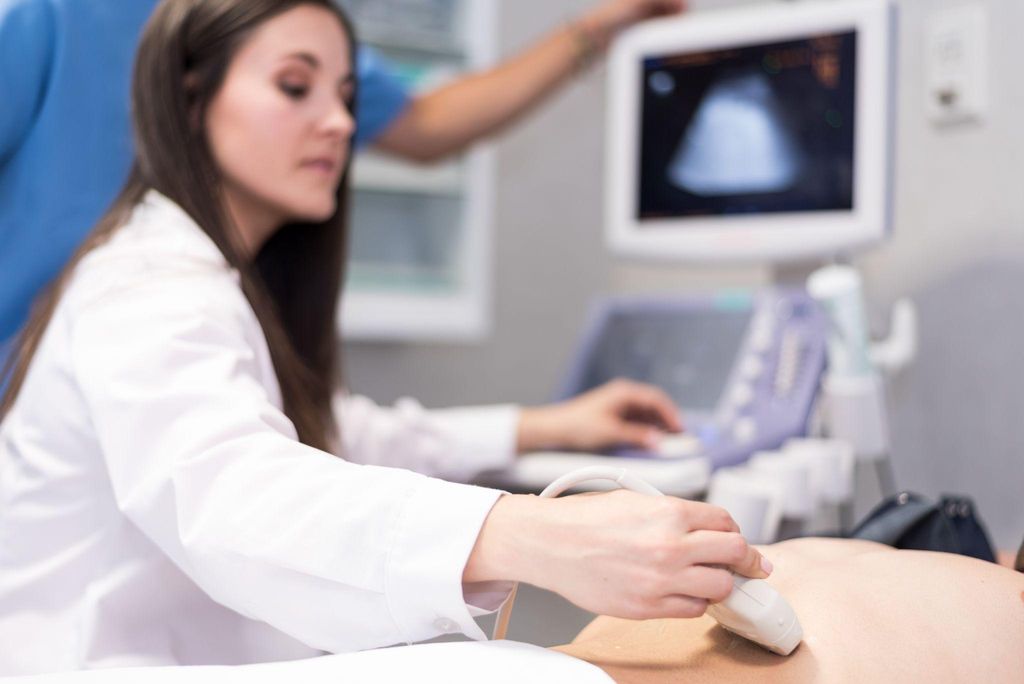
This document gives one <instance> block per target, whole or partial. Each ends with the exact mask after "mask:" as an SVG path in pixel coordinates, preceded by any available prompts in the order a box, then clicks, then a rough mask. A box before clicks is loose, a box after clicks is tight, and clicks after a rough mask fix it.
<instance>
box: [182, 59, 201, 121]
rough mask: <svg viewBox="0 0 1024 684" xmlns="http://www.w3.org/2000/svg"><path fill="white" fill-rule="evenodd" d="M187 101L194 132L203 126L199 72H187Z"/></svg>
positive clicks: (189, 119) (189, 118)
mask: <svg viewBox="0 0 1024 684" xmlns="http://www.w3.org/2000/svg"><path fill="white" fill-rule="evenodd" d="M185 103H186V105H187V106H188V123H189V126H190V127H191V128H192V132H194V133H195V132H198V131H200V130H201V129H202V127H203V121H202V110H203V108H202V106H201V105H200V102H199V74H197V73H196V72H194V71H189V72H188V73H186V74H185Z"/></svg>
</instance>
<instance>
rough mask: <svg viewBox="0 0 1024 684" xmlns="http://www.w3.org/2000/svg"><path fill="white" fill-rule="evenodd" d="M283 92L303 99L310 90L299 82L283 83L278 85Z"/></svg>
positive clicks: (294, 97) (295, 98)
mask: <svg viewBox="0 0 1024 684" xmlns="http://www.w3.org/2000/svg"><path fill="white" fill-rule="evenodd" d="M278 87H279V88H280V89H281V92H282V93H284V94H285V95H287V96H288V97H290V98H291V99H293V100H301V99H302V98H304V97H305V96H306V93H308V92H309V88H307V87H306V86H305V85H302V84H298V83H281V84H279V86H278Z"/></svg>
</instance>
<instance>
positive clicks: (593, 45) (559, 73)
mask: <svg viewBox="0 0 1024 684" xmlns="http://www.w3.org/2000/svg"><path fill="white" fill-rule="evenodd" d="M610 35H611V32H610V29H608V28H605V27H604V26H603V25H601V26H599V25H597V24H596V22H590V21H589V20H588V19H586V18H584V19H581V20H578V21H576V22H574V23H572V24H569V25H567V26H564V27H562V28H560V29H558V30H556V31H554V32H553V33H551V34H549V35H548V36H547V37H545V38H544V39H542V40H541V41H540V42H538V43H537V44H535V45H534V46H533V47H531V48H530V49H528V50H527V51H525V52H523V53H522V54H520V55H518V56H516V57H514V58H512V59H510V60H508V61H506V62H504V63H502V64H501V65H499V66H497V67H495V68H493V69H490V70H488V71H484V72H481V73H478V74H473V75H470V76H467V77H464V78H462V79H459V80H458V81H455V82H454V83H451V84H449V85H447V86H443V87H441V88H439V89H437V90H434V91H432V92H429V93H427V94H425V95H421V96H419V97H417V98H415V99H414V100H413V101H412V102H411V103H410V105H409V107H408V108H407V109H406V111H405V112H404V113H403V114H402V115H401V116H400V117H399V119H398V120H397V121H395V123H394V124H392V125H391V126H390V127H389V128H388V129H387V130H386V131H385V132H384V133H383V134H382V135H381V136H380V138H378V140H377V143H376V144H377V146H378V147H380V148H381V149H383V150H385V151H387V152H391V153H394V154H397V155H399V156H402V157H406V158H408V159H411V160H414V161H420V162H432V161H436V160H438V159H440V158H442V157H446V156H449V155H452V154H455V153H458V152H461V151H462V150H464V149H465V148H466V147H468V146H469V145H471V144H472V143H474V142H476V141H478V140H480V139H483V138H486V137H489V136H491V135H493V134H495V133H497V132H498V131H500V130H502V129H504V128H505V127H506V126H508V125H510V124H511V123H513V122H515V121H516V120H518V119H519V118H521V117H522V116H524V115H526V114H527V113H528V112H530V111H532V110H533V109H534V108H536V107H537V106H539V105H540V104H541V103H542V102H543V101H545V100H546V98H547V96H548V95H550V94H551V93H553V92H554V91H555V90H557V88H558V86H560V85H561V84H562V83H563V82H564V81H566V79H568V78H569V77H570V76H571V75H572V74H574V73H575V72H576V71H577V70H578V69H579V67H580V66H581V64H582V63H583V62H584V61H585V60H586V58H587V57H588V56H589V55H590V54H592V53H596V52H598V51H600V50H601V49H603V46H604V45H605V44H606V43H607V41H608V39H609V37H610Z"/></svg>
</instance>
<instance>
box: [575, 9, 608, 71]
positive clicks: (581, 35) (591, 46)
mask: <svg viewBox="0 0 1024 684" xmlns="http://www.w3.org/2000/svg"><path fill="white" fill-rule="evenodd" d="M567 28H568V30H569V35H571V36H572V39H573V42H574V43H575V45H576V60H575V61H576V68H575V71H576V73H581V72H583V71H586V69H587V68H588V67H589V66H590V65H591V64H593V63H594V60H596V59H597V57H598V56H599V55H600V54H601V53H602V52H603V50H604V46H603V45H602V44H601V42H600V41H599V40H598V39H597V38H595V37H594V31H593V30H592V29H590V28H588V27H587V26H586V24H585V23H584V22H583V21H579V20H577V21H573V22H570V23H569V25H568V26H567Z"/></svg>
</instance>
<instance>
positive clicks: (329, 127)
mask: <svg viewBox="0 0 1024 684" xmlns="http://www.w3.org/2000/svg"><path fill="white" fill-rule="evenodd" d="M321 127H322V128H323V130H324V131H326V132H329V133H331V134H333V135H337V136H339V137H343V138H348V137H351V136H352V134H353V133H354V132H355V129H356V120H355V117H354V116H353V115H352V112H350V111H349V108H348V105H346V104H345V103H343V102H338V103H336V104H333V105H332V106H331V107H330V109H329V110H328V111H327V112H326V113H325V115H324V118H323V120H322V122H321Z"/></svg>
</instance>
